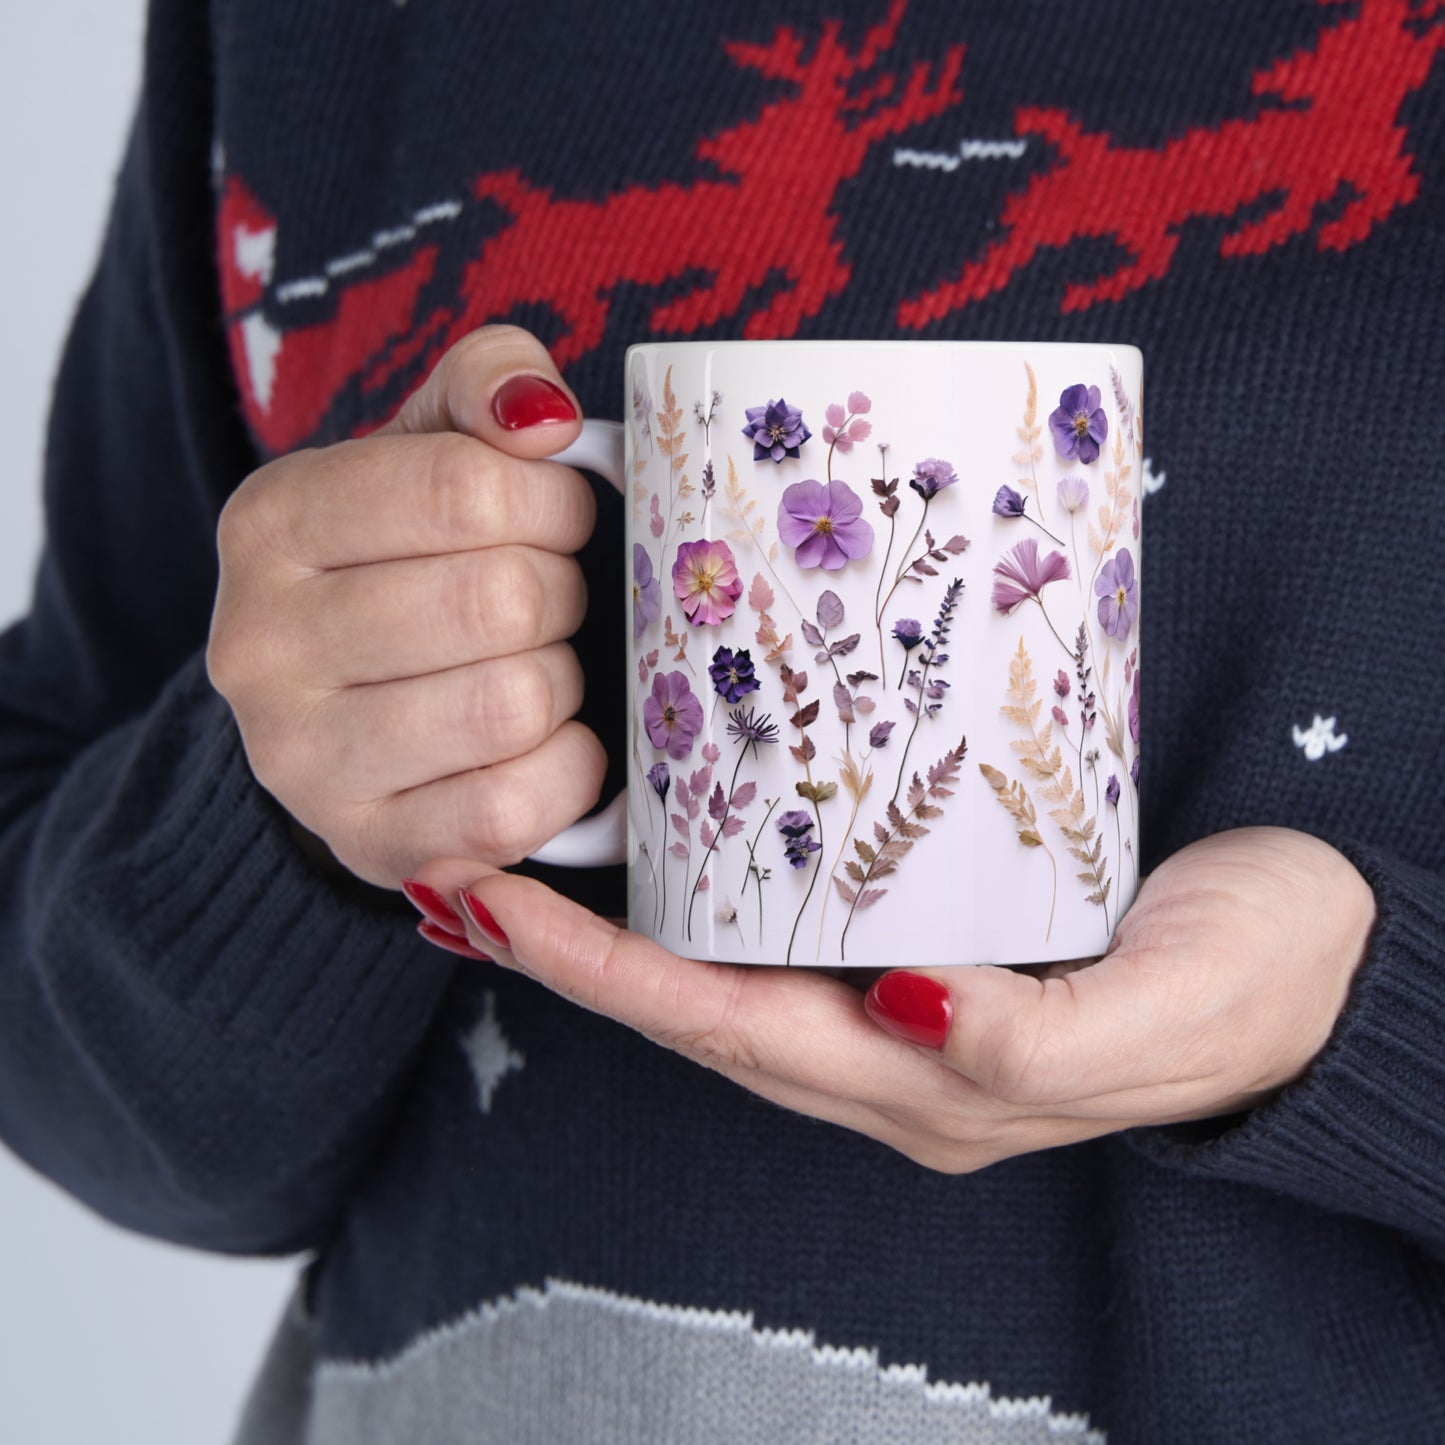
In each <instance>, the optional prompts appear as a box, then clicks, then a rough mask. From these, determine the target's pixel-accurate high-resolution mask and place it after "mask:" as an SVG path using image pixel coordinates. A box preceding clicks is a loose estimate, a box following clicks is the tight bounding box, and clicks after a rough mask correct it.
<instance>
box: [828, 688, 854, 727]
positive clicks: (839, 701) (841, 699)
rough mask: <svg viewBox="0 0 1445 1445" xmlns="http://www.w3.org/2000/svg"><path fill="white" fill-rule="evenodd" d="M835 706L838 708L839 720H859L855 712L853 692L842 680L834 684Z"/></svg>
mask: <svg viewBox="0 0 1445 1445" xmlns="http://www.w3.org/2000/svg"><path fill="white" fill-rule="evenodd" d="M833 706H834V707H836V708H837V709H838V721H839V722H844V723H851V722H856V721H857V719H856V717H855V716H854V713H853V694H852V693H851V692H849V691H848V689H847V687H845V686H844V685H843V684H842V683H841V682H835V683H834V684H833Z"/></svg>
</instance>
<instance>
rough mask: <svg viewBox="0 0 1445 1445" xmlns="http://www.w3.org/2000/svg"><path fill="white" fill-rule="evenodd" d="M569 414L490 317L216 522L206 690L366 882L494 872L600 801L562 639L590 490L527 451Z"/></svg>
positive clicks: (530, 349)
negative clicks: (407, 391)
mask: <svg viewBox="0 0 1445 1445" xmlns="http://www.w3.org/2000/svg"><path fill="white" fill-rule="evenodd" d="M578 429H579V411H578V408H577V405H576V402H575V400H574V399H573V398H572V396H571V393H570V392H568V391H567V390H566V389H565V388H564V386H563V384H562V380H561V377H560V376H559V375H558V374H557V371H556V369H555V368H554V367H553V365H552V362H551V360H550V358H549V357H548V355H547V352H546V350H545V348H544V347H543V346H542V344H541V343H540V342H538V341H537V340H536V339H535V338H534V337H532V336H530V335H528V334H527V333H526V332H524V331H519V330H517V329H516V328H514V327H506V326H496V327H487V328H485V329H484V330H481V331H478V332H475V333H473V334H472V335H471V336H469V337H468V338H467V339H466V340H464V341H462V342H460V343H458V345H457V346H455V347H454V348H453V349H452V350H451V351H450V352H448V353H447V355H446V356H445V357H444V358H443V359H442V361H441V362H440V363H438V365H437V368H436V370H435V371H434V372H433V373H432V375H431V376H430V377H429V378H428V380H427V382H426V383H425V385H424V386H423V387H422V388H421V389H420V390H419V391H418V392H417V393H416V394H415V395H414V396H412V397H411V399H410V400H409V401H408V402H407V403H406V405H405V406H404V407H403V408H402V410H401V412H400V414H399V415H398V416H397V417H396V419H395V420H394V421H392V422H391V423H390V424H389V425H388V426H386V427H385V428H383V429H382V430H381V431H379V432H377V433H376V434H374V435H373V436H370V437H367V438H366V439H365V440H362V441H350V442H343V443H341V444H339V445H337V446H333V447H328V448H326V449H324V450H315V451H305V452H298V453H295V454H293V455H290V456H286V457H282V458H280V459H279V460H277V461H274V462H272V463H271V464H270V465H269V466H265V467H262V468H261V469H260V470H259V471H257V472H255V473H254V474H253V475H252V476H251V477H249V478H248V479H247V480H246V481H245V483H244V484H243V485H242V486H241V487H240V488H238V489H237V491H236V493H235V495H234V496H233V497H232V498H231V500H230V501H229V503H228V504H227V506H226V508H225V510H224V512H223V513H222V515H221V522H220V530H219V536H218V545H219V549H220V563H221V579H220V588H219V591H218V595H217V600H216V608H215V613H214V616H213V619H212V624H211V639H210V646H209V649H208V651H207V658H206V661H207V665H208V667H209V670H210V676H211V680H212V683H213V684H214V686H215V687H216V689H217V690H218V691H219V692H220V693H221V694H222V695H223V696H224V697H225V698H226V700H227V702H228V703H230V705H231V709H232V711H233V712H234V713H235V716H236V721H237V723H238V725H239V726H240V730H241V736H242V738H243V739H244V741H245V746H246V754H247V757H248V759H249V760H250V764H251V768H252V770H253V771H254V772H255V774H256V777H257V778H258V779H259V780H260V782H261V784H262V786H263V787H265V788H266V789H267V790H268V791H269V792H271V793H272V794H273V795H274V796H275V797H276V799H277V800H278V801H279V802H280V804H281V806H282V807H283V808H285V809H286V810H287V812H289V813H290V814H291V816H292V817H293V818H294V819H295V820H296V821H297V822H298V823H300V824H301V825H302V826H303V827H304V828H305V829H307V830H309V831H310V832H311V833H313V834H315V835H317V836H318V837H320V838H321V839H322V841H323V842H325V843H326V844H327V846H328V847H329V848H330V850H331V852H332V853H333V854H334V855H335V857H336V858H337V859H338V861H340V862H341V863H342V864H343V865H344V866H345V867H347V868H349V869H350V870H351V871H352V872H353V873H356V874H358V875H359V876H360V877H362V878H365V879H367V880H368V881H370V882H372V883H378V884H381V885H383V886H388V887H395V886H396V884H397V883H398V881H399V880H401V879H402V878H404V877H405V876H407V875H408V874H409V873H410V872H412V871H413V870H414V869H415V868H416V867H417V865H419V864H420V863H421V862H422V861H423V860H425V859H427V858H432V857H435V856H437V855H438V854H461V855H464V856H466V857H470V858H476V859H478V860H480V861H481V862H484V863H489V864H507V863H514V862H516V861H517V860H519V859H521V858H523V857H525V856H526V855H527V854H528V853H530V852H531V851H532V850H533V849H534V848H536V847H537V846H538V845H539V844H541V843H542V842H544V841H545V840H546V839H548V838H550V837H552V836H553V835H554V834H556V833H558V832H560V831H561V830H562V829H563V828H564V827H566V826H567V825H568V824H570V823H572V822H573V821H575V820H576V819H577V818H578V817H580V816H581V815H582V814H583V813H584V812H586V811H587V809H588V808H590V807H591V806H592V804H593V803H594V802H595V801H596V800H597V795H598V792H599V790H600V788H601V785H602V777H603V771H604V768H605V758H604V756H603V753H602V748H601V746H600V744H599V743H598V742H597V739H596V738H595V737H594V736H593V735H592V734H591V733H590V732H589V731H587V729H585V728H584V727H582V726H581V725H580V724H578V723H575V722H569V721H568V719H569V718H571V717H572V715H573V713H575V712H576V711H577V708H578V705H579V704H580V702H581V699H582V673H581V669H580V667H579V666H578V663H577V659H576V657H575V656H574V655H573V652H572V649H571V647H569V646H568V644H567V642H566V639H567V638H568V637H570V636H571V635H572V634H573V633H574V632H575V631H576V630H577V626H578V624H579V623H580V621H581V619H582V614H583V611H584V609H585V607H586V589H585V586H584V583H583V580H582V573H581V570H580V568H579V567H578V565H577V563H576V561H575V560H574V559H573V557H572V555H571V554H572V553H574V552H575V551H576V550H577V549H578V548H579V547H580V546H581V545H582V544H583V542H585V541H586V539H587V538H588V536H589V535H590V534H591V532H592V525H593V520H594V505H593V497H592V492H591V489H590V487H589V486H588V484H587V483H586V481H584V479H583V478H582V477H581V476H580V475H579V474H578V473H577V472H575V471H573V470H571V469H570V468H568V467H564V466H560V465H558V464H557V463H555V462H549V461H544V460H540V458H544V457H546V456H548V455H550V454H551V453H553V452H556V451H559V450H561V448H562V447H564V446H566V445H567V444H568V443H569V442H571V441H572V440H573V439H574V438H575V437H576V435H577V432H578Z"/></svg>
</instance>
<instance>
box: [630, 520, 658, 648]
mask: <svg viewBox="0 0 1445 1445" xmlns="http://www.w3.org/2000/svg"><path fill="white" fill-rule="evenodd" d="M661 611H662V583H661V582H659V581H658V580H657V578H656V577H654V576H653V575H652V558H651V557H650V556H649V555H648V552H647V548H646V547H644V546H643V545H642V543H641V542H634V543H633V544H632V635H633V637H641V636H642V634H643V633H644V632H646V631H647V629H648V627H649V626H650V625H651V624H652V623H654V622H656V621H657V618H658V614H659V613H660V612H661Z"/></svg>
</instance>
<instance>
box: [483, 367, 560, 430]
mask: <svg viewBox="0 0 1445 1445" xmlns="http://www.w3.org/2000/svg"><path fill="white" fill-rule="evenodd" d="M492 415H493V416H494V417H496V419H497V421H498V422H500V423H501V425H502V426H504V427H506V429H507V430H508V431H524V430H525V429H526V428H527V427H529V426H541V424H542V423H543V422H548V421H575V420H576V418H577V408H576V407H575V406H574V405H573V404H572V398H571V397H570V396H568V395H567V393H566V392H565V391H563V390H562V388H561V387H560V386H558V385H557V383H556V382H554V381H548V380H547V378H546V377H545V376H514V377H512V378H511V380H510V381H506V382H503V383H502V385H501V386H500V387H499V388H498V389H497V394H496V395H495V396H494V397H493V398H492Z"/></svg>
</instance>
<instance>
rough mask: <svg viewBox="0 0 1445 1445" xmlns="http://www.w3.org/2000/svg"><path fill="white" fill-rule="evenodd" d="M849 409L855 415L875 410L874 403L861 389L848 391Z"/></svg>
mask: <svg viewBox="0 0 1445 1445" xmlns="http://www.w3.org/2000/svg"><path fill="white" fill-rule="evenodd" d="M848 410H849V411H851V412H852V413H853V414H854V415H855V416H861V415H863V413H864V412H869V411H872V410H873V403H872V402H871V401H869V399H868V397H867V396H866V395H865V394H864V393H863V392H861V391H850V392H849V393H848Z"/></svg>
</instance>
